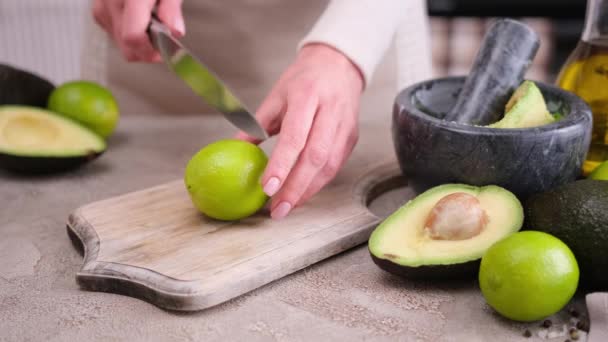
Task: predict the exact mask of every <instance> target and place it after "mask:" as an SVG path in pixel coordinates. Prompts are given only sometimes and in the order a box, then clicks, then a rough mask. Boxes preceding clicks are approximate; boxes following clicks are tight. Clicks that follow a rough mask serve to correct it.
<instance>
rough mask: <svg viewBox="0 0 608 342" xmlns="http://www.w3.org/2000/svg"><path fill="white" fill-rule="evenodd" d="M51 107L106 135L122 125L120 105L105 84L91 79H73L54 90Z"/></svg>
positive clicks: (50, 101) (50, 102) (49, 107)
mask: <svg viewBox="0 0 608 342" xmlns="http://www.w3.org/2000/svg"><path fill="white" fill-rule="evenodd" d="M47 107H48V109H50V110H51V111H53V112H56V113H58V114H61V115H63V116H66V117H69V118H71V119H73V120H75V121H78V122H80V123H81V124H82V125H84V126H86V127H88V128H89V129H91V130H92V131H93V132H95V133H97V134H98V135H100V136H101V137H103V138H107V137H108V136H110V135H111V134H112V133H113V132H114V129H115V128H116V125H117V124H118V119H119V116H120V114H119V111H118V104H117V103H116V99H115V98H114V96H113V95H112V93H111V92H110V91H109V90H108V89H107V88H105V87H103V86H101V85H99V84H97V83H95V82H91V81H71V82H66V83H63V84H61V85H59V86H58V87H57V88H55V89H54V90H53V92H51V95H50V96H49V99H48V104H47Z"/></svg>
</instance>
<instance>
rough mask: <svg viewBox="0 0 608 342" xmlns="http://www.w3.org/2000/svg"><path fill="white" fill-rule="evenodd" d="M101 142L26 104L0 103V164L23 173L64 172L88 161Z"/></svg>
mask: <svg viewBox="0 0 608 342" xmlns="http://www.w3.org/2000/svg"><path fill="white" fill-rule="evenodd" d="M105 149H106V143H105V141H104V140H103V139H102V138H101V137H99V136H98V135H96V134H95V133H93V132H92V131H90V130H89V129H87V128H85V127H84V126H81V125H80V124H78V123H76V122H74V121H72V120H70V119H67V118H64V117H62V116H59V115H58V114H55V113H53V112H50V111H47V110H44V109H41V108H37V107H29V106H0V167H2V168H5V169H8V170H12V171H17V172H26V173H48V172H57V171H64V170H68V169H72V168H75V167H77V166H80V165H82V164H84V163H86V162H89V161H91V160H93V159H95V158H97V157H98V156H99V155H101V154H102V153H103V152H104V151H105Z"/></svg>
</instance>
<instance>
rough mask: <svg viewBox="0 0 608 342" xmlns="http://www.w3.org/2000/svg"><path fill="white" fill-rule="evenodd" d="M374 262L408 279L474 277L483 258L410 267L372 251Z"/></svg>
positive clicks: (387, 270)
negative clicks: (450, 263)
mask: <svg viewBox="0 0 608 342" xmlns="http://www.w3.org/2000/svg"><path fill="white" fill-rule="evenodd" d="M370 255H371V257H372V260H373V261H374V263H375V264H376V265H377V266H378V267H380V268H381V269H383V270H385V271H386V272H389V273H392V274H395V275H398V276H400V277H404V278H408V279H429V280H431V279H432V280H435V279H473V278H475V277H476V276H477V272H479V263H480V262H481V259H477V260H471V261H468V262H464V263H460V264H452V265H423V266H418V267H410V266H403V265H399V264H396V263H394V262H392V261H390V260H387V259H381V258H378V257H376V256H375V255H374V254H372V253H370Z"/></svg>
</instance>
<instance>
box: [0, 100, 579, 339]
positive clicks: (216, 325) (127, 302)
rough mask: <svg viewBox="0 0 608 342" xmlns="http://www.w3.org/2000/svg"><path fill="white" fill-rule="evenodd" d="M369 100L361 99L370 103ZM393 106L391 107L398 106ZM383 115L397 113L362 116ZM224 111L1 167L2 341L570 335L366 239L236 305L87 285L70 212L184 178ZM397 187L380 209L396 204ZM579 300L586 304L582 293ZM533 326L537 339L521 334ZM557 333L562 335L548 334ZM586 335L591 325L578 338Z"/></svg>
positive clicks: (557, 322) (143, 125) (146, 124)
mask: <svg viewBox="0 0 608 342" xmlns="http://www.w3.org/2000/svg"><path fill="white" fill-rule="evenodd" d="M365 110H368V111H369V107H367V109H366V107H364V111H365ZM389 111H390V108H389V109H388V110H386V111H385V112H387V113H388V112H389ZM363 121H364V122H366V123H365V124H377V125H386V127H387V134H386V136H382V137H366V136H362V137H361V140H360V142H361V141H364V140H365V139H372V138H373V139H385V140H386V143H387V148H392V145H391V144H390V134H389V131H388V124H389V123H388V115H384V114H382V115H381V116H380V115H379V116H378V117H372V116H371V114H370V115H368V116H364V118H363ZM232 132H233V130H232V129H231V127H230V126H229V125H228V124H226V123H225V122H224V121H222V120H220V119H219V118H215V117H209V118H207V119H205V120H202V119H201V118H200V117H198V116H188V117H178V118H177V117H172V116H162V117H157V116H154V117H150V116H130V117H124V119H123V120H122V121H121V124H120V126H119V129H118V132H117V133H116V135H115V136H114V137H113V138H112V140H111V142H110V150H109V151H108V152H107V153H106V154H105V155H104V156H103V157H102V158H101V159H99V160H97V161H95V162H94V163H91V164H89V165H87V166H86V167H84V168H82V169H80V170H77V171H74V172H69V173H65V174H62V175H56V176H47V177H36V178H32V177H22V176H17V175H13V174H9V173H5V172H0V236H1V239H0V340H2V341H5V340H6V341H78V340H87V341H119V340H120V341H122V340H125V341H203V340H204V341H242V340H246V341H360V340H365V341H367V340H370V341H371V340H373V341H544V340H550V341H564V340H565V339H566V338H567V336H566V331H565V330H563V329H564V327H565V325H564V324H566V323H568V322H569V321H570V319H571V317H570V315H569V314H568V313H567V312H566V310H564V311H563V312H561V313H559V314H558V315H556V316H555V317H552V321H553V326H552V327H551V328H550V329H549V330H547V329H544V328H542V327H540V325H539V323H530V324H519V323H513V322H509V321H506V320H504V319H501V318H500V317H498V316H497V315H495V314H494V313H493V312H492V310H490V309H489V308H488V307H487V306H486V304H485V303H484V300H483V297H482V296H481V294H480V293H479V291H478V289H477V284H476V283H475V282H468V283H464V284H463V283H461V284H455V283H450V282H445V283H441V284H437V283H435V284H428V283H415V282H410V281H405V280H402V279H399V278H396V277H393V276H391V275H389V274H386V273H384V272H383V271H381V270H380V269H378V268H377V267H376V266H375V265H374V264H373V263H372V261H371V259H370V258H369V256H368V253H367V250H366V248H365V246H360V247H358V248H355V249H353V250H351V251H348V252H346V253H343V254H341V255H338V256H335V257H333V258H330V259H328V260H326V261H323V262H321V263H319V264H316V265H314V266H312V267H309V268H307V269H305V270H302V271H300V272H297V273H295V274H293V275H291V276H288V277H285V278H283V279H281V280H278V281H276V282H274V283H271V284H269V285H267V286H265V287H262V288H260V289H258V290H256V291H253V292H251V293H249V294H247V295H244V296H242V297H239V298H237V299H235V300H233V301H231V302H229V303H226V304H223V305H219V306H217V307H214V308H211V309H209V310H206V311H202V312H196V313H175V312H168V311H164V310H161V309H158V308H157V307H155V306H153V305H150V304H148V303H146V302H143V301H140V300H138V299H133V298H130V297H124V296H119V295H114V294H107V293H94V292H85V291H82V290H80V289H79V288H78V286H77V284H76V282H75V279H74V275H75V272H76V271H77V270H78V269H79V268H80V266H81V264H82V257H81V255H80V254H79V253H78V252H77V251H76V249H75V248H73V246H72V244H71V242H70V239H69V238H68V236H67V233H66V229H65V222H66V219H67V217H68V215H69V213H70V212H71V211H72V210H74V209H75V208H76V207H78V206H80V205H82V204H85V203H88V202H92V201H95V200H99V199H103V198H107V197H110V196H114V195H118V194H122V193H125V192H128V191H133V190H138V189H142V188H146V187H149V186H153V185H157V184H159V183H162V182H166V181H170V180H173V179H176V178H179V177H181V172H182V169H183V166H184V165H185V163H186V162H187V161H188V159H189V158H190V157H191V156H192V154H193V153H195V152H196V151H197V150H198V148H199V147H201V146H202V145H204V144H206V143H208V142H210V141H212V140H215V139H219V138H222V137H226V136H230V134H232ZM398 202H399V191H394V192H392V193H389V194H387V195H385V196H382V197H381V198H379V199H378V200H377V201H376V202H374V203H373V204H372V207H373V210H376V211H382V210H391V208H394V207H395V206H396V205H397V204H398ZM570 307H576V308H577V310H579V311H580V312H581V313H582V314H585V313H586V311H585V308H584V304H583V301H582V299H581V298H579V299H577V300H575V301H574V302H573V304H572V305H570V306H569V307H568V308H570ZM526 329H529V330H530V332H531V333H532V337H530V338H526V337H524V336H523V333H524V331H525V330H526ZM548 336H552V337H554V338H551V339H547V337H548ZM581 340H584V335H582V336H581Z"/></svg>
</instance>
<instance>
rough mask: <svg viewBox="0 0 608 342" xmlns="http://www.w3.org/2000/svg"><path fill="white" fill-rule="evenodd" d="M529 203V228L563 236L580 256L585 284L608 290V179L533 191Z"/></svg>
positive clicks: (582, 282) (592, 288)
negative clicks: (535, 192)
mask: <svg viewBox="0 0 608 342" xmlns="http://www.w3.org/2000/svg"><path fill="white" fill-rule="evenodd" d="M525 204H526V205H525V207H526V225H525V227H526V229H532V230H540V231H543V232H546V233H549V234H552V235H554V236H555V237H557V238H558V239H560V240H562V241H563V242H564V243H565V244H566V245H568V247H570V249H571V250H572V253H574V256H575V257H576V261H577V262H578V265H579V267H580V272H581V285H582V286H583V287H585V288H587V289H589V290H592V291H593V290H597V291H606V290H608V273H607V272H606V270H608V181H602V180H592V179H585V180H578V181H575V182H572V183H568V184H565V185H562V186H560V187H557V188H555V189H552V190H550V191H547V192H544V193H539V194H536V195H533V196H532V197H530V198H529V199H528V200H527V201H526V203H525Z"/></svg>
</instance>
